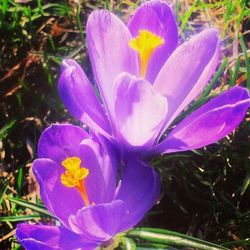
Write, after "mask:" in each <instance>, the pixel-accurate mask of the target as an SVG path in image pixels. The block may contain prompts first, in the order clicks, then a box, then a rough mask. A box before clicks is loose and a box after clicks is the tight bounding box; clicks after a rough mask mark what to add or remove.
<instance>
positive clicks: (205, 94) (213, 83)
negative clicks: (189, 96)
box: [202, 58, 228, 97]
mask: <svg viewBox="0 0 250 250" xmlns="http://www.w3.org/2000/svg"><path fill="white" fill-rule="evenodd" d="M227 62H228V59H227V58H224V60H223V62H222V64H221V65H220V67H219V69H218V71H216V73H215V74H214V76H213V78H212V80H211V81H210V83H209V84H208V86H207V87H206V89H205V90H204V91H203V93H202V96H203V97H205V96H208V95H209V94H210V92H211V90H212V89H213V87H214V85H215V84H216V83H217V81H218V80H219V77H220V76H221V74H222V73H223V72H224V70H225V68H226V66H227Z"/></svg>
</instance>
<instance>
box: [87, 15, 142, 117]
mask: <svg viewBox="0 0 250 250" xmlns="http://www.w3.org/2000/svg"><path fill="white" fill-rule="evenodd" d="M131 38H132V36H131V34H130V32H129V30H128V28H127V27H126V26H125V24H123V23H122V22H121V20H119V18H117V17H116V16H115V15H113V14H112V13H110V12H108V11H105V10H101V11H94V12H92V14H91V15H90V16H89V19H88V23H87V44H88V49H89V55H90V60H91V64H92V68H93V71H94V75H95V78H96V80H97V84H98V86H99V90H100V91H101V94H102V97H103V100H104V103H105V105H106V108H107V109H108V112H109V113H112V107H113V101H112V99H113V87H114V80H115V77H116V76H117V75H118V74H119V73H121V72H129V73H131V74H133V75H138V72H139V69H138V61H137V54H136V52H135V51H133V50H132V49H131V48H130V47H129V46H128V43H129V40H130V39H131Z"/></svg>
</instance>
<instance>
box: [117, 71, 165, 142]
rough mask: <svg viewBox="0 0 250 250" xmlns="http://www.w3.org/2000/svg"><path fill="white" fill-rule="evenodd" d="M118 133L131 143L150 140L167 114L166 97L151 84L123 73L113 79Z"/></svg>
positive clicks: (152, 139)
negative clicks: (114, 82)
mask: <svg viewBox="0 0 250 250" xmlns="http://www.w3.org/2000/svg"><path fill="white" fill-rule="evenodd" d="M114 103H115V112H114V113H115V116H114V117H115V118H114V120H115V123H116V129H117V131H116V132H117V134H118V135H119V134H120V135H121V136H122V137H123V138H124V140H125V141H126V143H128V144H130V145H132V146H142V145H145V144H146V143H151V142H153V141H154V138H155V136H156V134H157V132H158V131H159V129H160V128H161V126H162V123H163V121H164V119H165V116H166V114H167V102H166V98H165V97H163V96H162V95H160V94H159V93H158V92H157V91H155V90H154V89H153V87H152V85H151V84H149V83H148V82H146V81H145V80H143V79H137V78H135V77H134V76H131V75H129V74H126V73H122V74H120V75H119V76H118V77H117V79H116V89H115V94H114Z"/></svg>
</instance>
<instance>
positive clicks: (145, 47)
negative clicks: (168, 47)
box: [129, 30, 164, 78]
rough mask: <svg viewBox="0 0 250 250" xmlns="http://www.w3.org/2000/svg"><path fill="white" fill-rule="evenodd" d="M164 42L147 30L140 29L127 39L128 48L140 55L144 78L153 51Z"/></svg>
mask: <svg viewBox="0 0 250 250" xmlns="http://www.w3.org/2000/svg"><path fill="white" fill-rule="evenodd" d="M162 44H164V39H163V38H162V37H160V36H157V35H155V34H153V33H152V32H150V31H148V30H140V31H139V35H138V36H137V37H134V38H133V39H131V40H130V41H129V46H130V48H132V49H134V50H136V51H137V52H138V53H139V57H140V66H141V76H142V77H143V78H145V76H146V72H147V67H148V62H149V60H150V58H151V56H152V54H153V53H154V51H155V50H156V49H157V48H158V47H159V46H161V45H162Z"/></svg>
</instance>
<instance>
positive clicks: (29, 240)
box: [16, 224, 97, 250]
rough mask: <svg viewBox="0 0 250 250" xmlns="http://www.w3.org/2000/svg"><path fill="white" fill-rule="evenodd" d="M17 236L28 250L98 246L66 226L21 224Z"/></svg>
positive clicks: (55, 249)
mask: <svg viewBox="0 0 250 250" xmlns="http://www.w3.org/2000/svg"><path fill="white" fill-rule="evenodd" d="M16 237H17V239H18V241H19V242H20V243H21V244H22V246H23V247H24V248H25V249H27V250H83V249H88V250H91V249H95V247H96V246H97V245H96V243H89V242H87V240H86V239H85V238H84V237H83V236H81V235H78V234H75V233H73V232H71V231H69V230H67V229H66V228H65V227H56V226H46V225H30V224H19V225H18V226H17V230H16Z"/></svg>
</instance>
